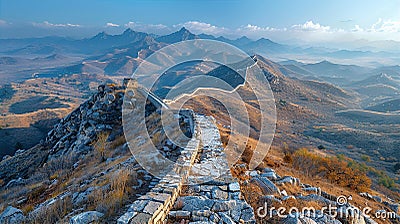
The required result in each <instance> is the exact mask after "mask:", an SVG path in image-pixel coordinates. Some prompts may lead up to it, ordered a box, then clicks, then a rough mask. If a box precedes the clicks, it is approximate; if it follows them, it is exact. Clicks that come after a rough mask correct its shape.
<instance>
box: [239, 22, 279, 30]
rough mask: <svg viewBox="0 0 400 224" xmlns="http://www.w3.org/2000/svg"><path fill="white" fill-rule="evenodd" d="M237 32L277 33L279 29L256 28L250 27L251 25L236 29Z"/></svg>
mask: <svg viewBox="0 0 400 224" xmlns="http://www.w3.org/2000/svg"><path fill="white" fill-rule="evenodd" d="M237 30H238V31H245V30H247V31H278V30H279V29H277V28H272V27H269V26H267V27H260V26H256V25H251V24H247V26H243V27H240V28H238V29H237Z"/></svg>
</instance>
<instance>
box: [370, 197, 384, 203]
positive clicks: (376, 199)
mask: <svg viewBox="0 0 400 224" xmlns="http://www.w3.org/2000/svg"><path fill="white" fill-rule="evenodd" d="M372 199H374V201H376V202H379V203H382V198H381V197H379V196H372Z"/></svg>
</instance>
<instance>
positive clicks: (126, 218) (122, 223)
mask: <svg viewBox="0 0 400 224" xmlns="http://www.w3.org/2000/svg"><path fill="white" fill-rule="evenodd" d="M136 214H137V212H134V211H128V212H126V213H125V214H123V215H122V216H121V217H119V218H118V220H117V224H128V223H129V222H130V221H131V220H132V218H133V217H135V215H136Z"/></svg>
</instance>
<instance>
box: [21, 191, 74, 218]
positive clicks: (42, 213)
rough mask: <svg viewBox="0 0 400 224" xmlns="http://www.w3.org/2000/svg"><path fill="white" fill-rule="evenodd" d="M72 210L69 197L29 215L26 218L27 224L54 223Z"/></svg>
mask: <svg viewBox="0 0 400 224" xmlns="http://www.w3.org/2000/svg"><path fill="white" fill-rule="evenodd" d="M71 209H72V201H71V198H70V197H66V198H64V199H62V200H61V199H60V200H57V201H56V202H54V203H53V204H51V205H49V206H46V207H44V208H42V209H40V210H39V211H38V212H34V213H31V214H30V215H29V216H28V221H27V223H32V224H42V223H56V222H59V221H60V220H61V219H62V218H63V217H65V216H66V215H67V214H68V213H69V212H70V211H71Z"/></svg>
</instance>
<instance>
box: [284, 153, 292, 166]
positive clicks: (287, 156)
mask: <svg viewBox="0 0 400 224" xmlns="http://www.w3.org/2000/svg"><path fill="white" fill-rule="evenodd" d="M283 162H285V163H289V164H291V163H293V156H292V154H291V153H290V152H287V153H285V155H284V156H283Z"/></svg>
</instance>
